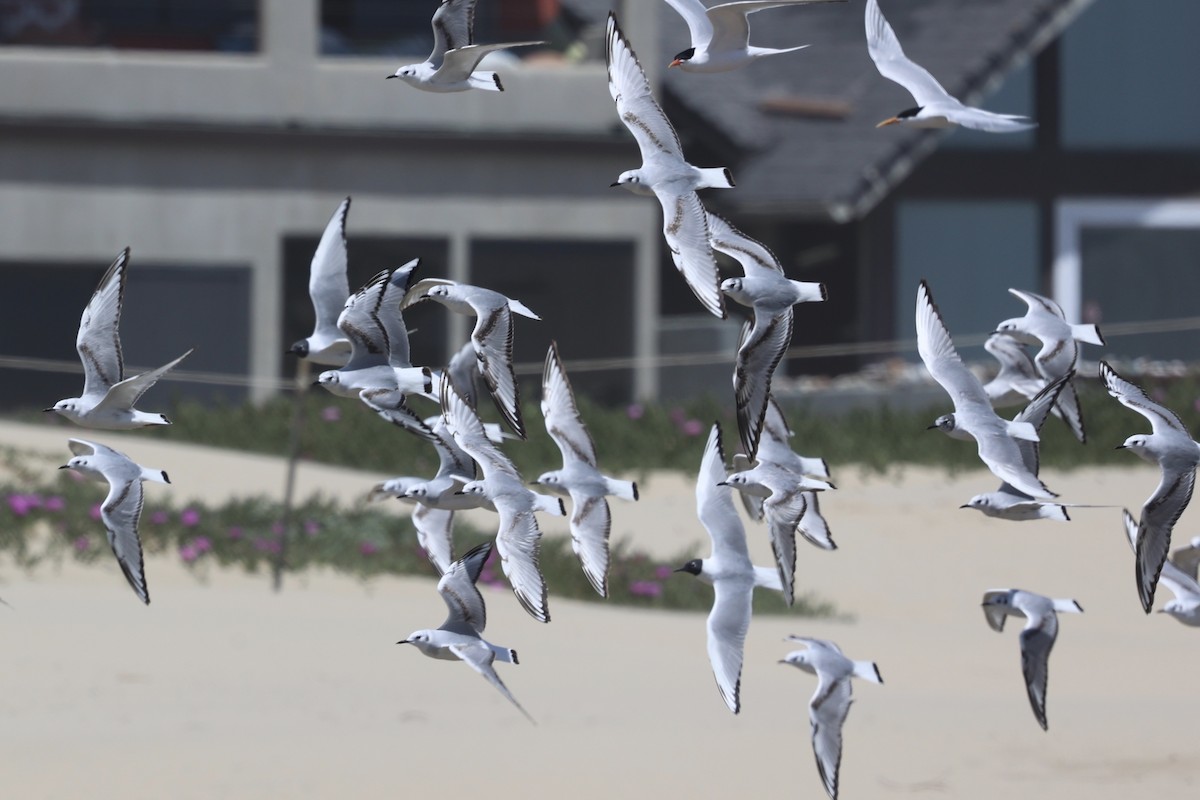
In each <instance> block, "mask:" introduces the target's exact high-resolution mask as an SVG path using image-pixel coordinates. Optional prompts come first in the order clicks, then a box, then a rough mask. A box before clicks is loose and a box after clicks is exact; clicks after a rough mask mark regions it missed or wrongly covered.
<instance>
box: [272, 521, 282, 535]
mask: <svg viewBox="0 0 1200 800" xmlns="http://www.w3.org/2000/svg"><path fill="white" fill-rule="evenodd" d="M271 533H273V534H275V535H276V536H283V523H282V522H272V523H271Z"/></svg>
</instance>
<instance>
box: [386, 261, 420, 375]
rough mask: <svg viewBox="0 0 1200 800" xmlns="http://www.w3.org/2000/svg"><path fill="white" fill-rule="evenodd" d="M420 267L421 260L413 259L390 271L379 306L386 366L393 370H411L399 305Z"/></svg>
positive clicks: (406, 329) (406, 337)
mask: <svg viewBox="0 0 1200 800" xmlns="http://www.w3.org/2000/svg"><path fill="white" fill-rule="evenodd" d="M420 265H421V259H419V258H414V259H413V260H412V261H409V262H408V263H407V264H404V265H403V266H399V267H396V269H394V270H392V274H391V277H390V278H388V284H387V287H386V288H385V289H384V290H383V297H382V298H381V299H380V305H379V323H380V325H381V326H383V330H384V333H385V335H386V337H387V343H388V364H390V365H391V366H392V368H393V369H410V368H412V358H411V356H410V355H409V349H408V328H407V327H406V326H405V325H404V316H403V315H402V314H401V313H400V304H401V303H402V302H403V300H404V296H405V295H406V294H408V288H409V286H410V285H411V284H412V277H413V273H414V272H416V269H417V267H419V266H420Z"/></svg>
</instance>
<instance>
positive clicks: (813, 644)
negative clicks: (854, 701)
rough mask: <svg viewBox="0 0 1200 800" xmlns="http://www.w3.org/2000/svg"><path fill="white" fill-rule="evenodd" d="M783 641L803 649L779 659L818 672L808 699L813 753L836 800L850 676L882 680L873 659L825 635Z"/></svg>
mask: <svg viewBox="0 0 1200 800" xmlns="http://www.w3.org/2000/svg"><path fill="white" fill-rule="evenodd" d="M784 641H790V642H803V643H804V644H805V645H807V647H806V648H805V649H804V650H793V651H792V652H790V653H788V654H787V655H786V656H784V657H783V658H782V659H781V660H780V662H779V663H780V664H791V665H792V666H793V667H799V668H800V669H802V670H804V671H805V672H807V673H808V674H810V675H816V676H817V690H816V692H814V693H813V696H812V699H811V700H809V701H808V719H809V722H810V723H811V724H812V742H813V755H815V756H816V758H817V772H818V773H820V775H821V782H822V783H824V784H825V792H826V793H827V794H828V795H829V796H830V797H831V798H833V800H837V796H838V773H839V771H840V769H841V766H842V726H843V725H844V724H845V722H846V715H847V714H849V713H850V702H851V701H850V694H851V692H852V689H851V686H850V679H851V678H862V679H863V680H868V681H871V682H872V683H883V678H882V676H880V674H879V667H877V666H876V665H875V662H873V661H851V660H850V659H849V658H846V656H845V655H844V654H843V653H842V650H841V648H840V647H838V646H837V645H836V644H834V643H833V642H830V641H827V640H825V639H812V638H809V637H807V636H789V637H787V639H785V640H784Z"/></svg>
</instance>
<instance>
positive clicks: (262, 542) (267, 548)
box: [254, 539, 283, 553]
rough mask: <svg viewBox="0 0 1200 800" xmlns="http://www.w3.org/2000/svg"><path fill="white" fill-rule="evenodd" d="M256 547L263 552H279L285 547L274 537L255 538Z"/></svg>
mask: <svg viewBox="0 0 1200 800" xmlns="http://www.w3.org/2000/svg"><path fill="white" fill-rule="evenodd" d="M254 548H255V549H256V550H259V551H261V552H263V553H279V552H280V551H281V550H282V549H283V547H282V545H280V544H279V542H277V541H275V540H274V539H255V540H254Z"/></svg>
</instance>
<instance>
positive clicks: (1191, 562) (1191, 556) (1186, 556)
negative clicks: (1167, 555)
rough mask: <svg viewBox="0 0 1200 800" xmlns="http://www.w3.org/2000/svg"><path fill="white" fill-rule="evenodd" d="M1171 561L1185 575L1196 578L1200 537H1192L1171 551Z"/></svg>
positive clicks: (1199, 562)
mask: <svg viewBox="0 0 1200 800" xmlns="http://www.w3.org/2000/svg"><path fill="white" fill-rule="evenodd" d="M1171 563H1173V564H1174V565H1175V566H1176V567H1178V568H1179V569H1180V570H1182V571H1183V573H1184V574H1185V575H1189V576H1190V577H1191V578H1192V580H1196V579H1197V575H1198V568H1200V537H1197V538H1194V539H1192V541H1190V542H1188V543H1187V544H1186V545H1184V546H1183V547H1180V548H1179V549H1177V550H1176V551H1175V552H1174V553H1172V554H1171Z"/></svg>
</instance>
